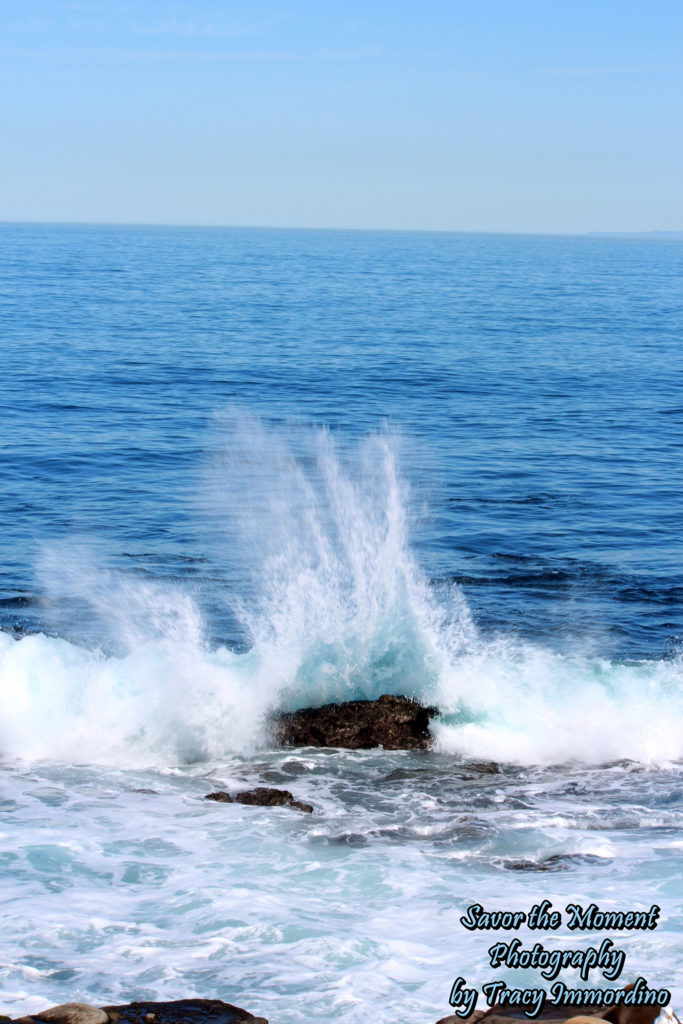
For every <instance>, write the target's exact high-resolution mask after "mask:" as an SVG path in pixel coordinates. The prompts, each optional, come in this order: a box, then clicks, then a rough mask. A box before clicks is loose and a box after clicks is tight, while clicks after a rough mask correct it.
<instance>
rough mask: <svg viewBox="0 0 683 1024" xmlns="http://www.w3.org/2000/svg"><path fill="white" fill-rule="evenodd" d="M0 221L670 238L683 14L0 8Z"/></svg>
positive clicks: (545, 5)
mask: <svg viewBox="0 0 683 1024" xmlns="http://www.w3.org/2000/svg"><path fill="white" fill-rule="evenodd" d="M0 54H1V64H0V88H1V90H2V97H3V100H2V113H1V118H2V123H1V125H0V130H1V132H2V150H3V156H2V185H1V192H0V219H4V220H66V221H72V220H73V221H98V222H102V221H114V222H135V223H168V224H235V225H237V224H240V225H249V224H254V225H273V226H276V225H282V226H285V225H292V226H311V227H324V226H330V227H368V228H374V227H379V228H426V229H445V230H464V231H530V232H537V231H541V232H545V231H547V232H575V231H592V230H602V231H621V230H675V229H679V230H680V229H681V228H683V130H682V126H683V116H682V114H683V4H681V3H680V0H650V2H647V0H448V2H447V0H421V2H419V3H418V2H402V0H391V2H389V0H386V2H385V0H363V2H358V0H346V2H344V3H342V2H337V0H315V2H314V0H289V2H286V0H283V2H279V0H273V2H259V0H252V2H246V0H245V2H233V0H179V2H161V0H130V2H124V3H120V2H117V0H80V2H66V0H3V3H2V6H1V8H0Z"/></svg>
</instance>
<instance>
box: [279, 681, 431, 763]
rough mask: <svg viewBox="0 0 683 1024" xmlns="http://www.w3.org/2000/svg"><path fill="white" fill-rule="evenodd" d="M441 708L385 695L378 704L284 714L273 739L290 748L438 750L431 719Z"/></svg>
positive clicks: (354, 702) (354, 703) (351, 703)
mask: <svg viewBox="0 0 683 1024" xmlns="http://www.w3.org/2000/svg"><path fill="white" fill-rule="evenodd" d="M438 714H439V712H438V710H437V708H432V707H425V705H424V704H420V702H419V701H417V700H413V699H412V698H411V697H394V696H392V695H390V694H384V695H383V696H382V697H379V698H378V700H350V701H347V702H346V703H344V704H325V705H324V706H323V707H321V708H303V709H302V710H301V711H293V712H284V713H282V714H280V715H278V717H277V718H276V719H275V722H274V725H273V735H274V738H275V740H276V741H277V742H278V743H281V744H282V745H283V746H289V747H345V748H346V749H348V750H362V749H368V748H370V747H384V749H385V750H426V749H427V748H429V747H431V745H432V737H431V734H430V732H429V722H430V719H432V718H434V717H435V716H436V715H438Z"/></svg>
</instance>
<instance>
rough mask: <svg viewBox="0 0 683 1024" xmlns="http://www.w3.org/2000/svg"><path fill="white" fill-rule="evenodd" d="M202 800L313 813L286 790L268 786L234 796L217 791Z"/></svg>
mask: <svg viewBox="0 0 683 1024" xmlns="http://www.w3.org/2000/svg"><path fill="white" fill-rule="evenodd" d="M204 799H205V800H215V801H216V802H217V803H223V804H249V805H251V806H253V807H295V808H296V809H297V810H299V811H305V812H306V813H307V814H312V813H313V808H312V807H311V805H310V804H304V803H302V802H301V800H295V799H294V797H293V795H292V794H291V793H290V792H289V790H288V789H271V788H270V787H269V786H257V787H256V789H247V790H244V791H243V792H242V793H235V795H234V796H231V795H230V793H226V792H225V790H222V789H219V790H218V791H217V792H216V793H209V794H208V796H205V797H204Z"/></svg>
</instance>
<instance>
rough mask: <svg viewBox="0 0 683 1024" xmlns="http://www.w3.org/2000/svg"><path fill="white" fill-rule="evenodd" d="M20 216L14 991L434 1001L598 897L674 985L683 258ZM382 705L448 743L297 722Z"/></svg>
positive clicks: (680, 896)
mask: <svg viewBox="0 0 683 1024" xmlns="http://www.w3.org/2000/svg"><path fill="white" fill-rule="evenodd" d="M0 236H1V237H2V243H3V244H2V260H1V263H0V305H1V308H2V325H3V326H2V340H1V342H0V344H1V351H2V373H1V374H0V395H1V397H2V410H3V426H2V433H1V434H0V523H1V524H2V530H1V531H0V683H1V685H0V713H1V719H0V720H1V722H2V724H1V725H0V754H1V755H2V759H3V763H4V765H5V770H4V772H3V775H4V777H5V781H6V785H7V793H6V796H5V798H4V799H5V802H4V804H3V806H4V808H5V811H6V814H5V815H4V819H3V844H4V849H5V853H4V855H3V856H4V864H5V867H4V869H3V872H4V880H5V885H6V894H7V899H8V907H10V908H12V909H11V913H10V914H9V915H8V918H7V921H6V922H5V923H4V932H3V941H4V943H5V949H4V951H3V953H2V965H3V966H1V967H0V982H1V984H0V993H1V994H0V999H1V1000H2V1005H3V1006H7V1007H8V1009H7V1010H3V1012H14V1011H15V1010H16V1011H17V1012H26V1011H27V1010H29V1009H37V1008H39V1007H41V1006H44V1005H47V1004H48V1003H54V1002H60V1001H65V1000H66V999H71V998H75V997H76V996H79V997H81V998H84V999H87V1000H89V1001H94V1002H99V1003H103V1002H106V1001H110V1002H115V1001H117V1000H120V999H124V998H133V997H136V996H137V997H139V998H141V997H143V996H145V997H148V998H152V997H158V998H171V997H181V996H184V995H187V994H193V993H194V994H197V995H204V996H213V995H215V996H218V997H222V998H226V999H230V1000H231V1001H234V1002H238V1003H241V1004H243V1005H245V1006H247V1007H248V1008H250V1009H252V1010H253V1011H260V1012H263V1013H265V1015H266V1016H270V1019H271V1020H273V1021H274V1020H278V1021H283V1022H285V1024H289V1022H291V1024H298V1022H299V1021H303V1020H307V1019H310V1017H309V1014H310V1013H312V1014H313V1016H314V1018H315V1019H316V1020H320V1021H323V1020H328V1019H335V1020H342V1021H344V1022H349V1024H350V1022H352V1021H356V1020H358V1021H360V1020H364V1019H365V1016H366V1014H367V1010H368V1007H369V1006H371V1007H372V1010H373V1015H374V1016H375V1017H376V1018H377V1019H378V1020H386V1021H394V1020H398V1019H402V1020H406V1021H415V1022H417V1021H430V1020H433V1019H436V1017H437V1016H442V1015H443V1014H445V1013H446V1012H447V1011H448V1005H447V998H448V994H449V992H450V986H451V983H452V981H453V979H454V977H455V976H456V975H457V974H458V973H467V974H468V975H470V976H471V978H472V980H473V981H474V982H475V983H477V984H481V983H482V982H483V981H484V980H486V978H487V977H488V974H490V970H489V972H488V974H487V970H486V963H485V958H484V954H485V948H484V945H483V943H479V945H477V944H476V943H473V941H472V939H471V937H468V936H467V935H465V934H463V930H462V928H460V927H459V925H458V917H459V914H460V913H462V910H463V909H464V907H465V906H466V905H467V903H468V902H471V901H472V899H471V898H470V897H472V898H475V899H478V900H479V901H480V902H482V903H492V904H495V905H497V906H507V905H511V906H514V907H516V908H525V907H527V905H530V904H531V903H532V902H534V900H535V898H536V897H537V896H539V895H540V896H541V897H542V896H543V895H546V894H550V896H551V898H554V899H555V901H556V903H557V905H558V906H559V905H562V901H563V900H566V901H570V900H571V899H572V898H575V897H576V896H577V894H578V893H581V894H585V895H586V900H587V901H588V898H589V896H590V897H591V898H595V899H596V901H597V902H598V903H600V904H601V905H609V906H610V907H611V908H612V909H618V908H622V907H624V906H625V905H626V904H628V905H630V904H634V905H638V906H640V905H643V906H645V907H649V906H650V904H651V903H652V902H657V901H659V902H661V904H662V909H663V924H662V925H661V926H660V927H659V928H658V930H657V931H656V932H654V933H652V935H648V936H647V937H645V938H644V937H643V936H636V937H635V938H634V937H633V936H627V937H626V938H625V939H624V943H625V945H626V946H627V947H628V949H629V965H631V966H632V967H633V969H634V970H635V968H636V967H637V968H638V970H640V971H641V973H643V974H644V975H646V976H647V977H648V978H650V979H655V980H657V981H658V982H659V983H660V984H665V983H666V984H668V986H669V987H670V988H673V989H674V990H675V991H679V992H680V991H683V978H682V977H681V974H680V963H681V957H682V956H683V941H682V940H681V929H680V919H681V912H682V911H683V889H682V887H681V885H680V859H679V858H680V850H681V849H682V848H683V833H682V830H681V802H682V801H681V793H682V790H681V777H682V774H681V758H682V757H683V728H682V726H683V689H682V686H681V684H682V683H683V664H682V663H681V658H680V651H681V637H682V636H683V610H682V603H681V598H682V596H683V559H682V558H681V554H682V552H683V540H682V538H683V506H682V502H681V482H682V481H681V474H682V472H683V470H682V463H681V448H682V446H683V440H682V438H683V435H682V431H681V428H682V421H683V389H682V386H681V380H682V379H683V377H682V375H681V370H682V369H683V366H682V364H683V346H682V345H681V330H680V328H681V318H680V310H681V291H682V289H681V269H682V265H683V248H682V247H681V245H680V243H677V242H667V241H657V242H653V241H641V240H635V239H621V238H614V239H610V238H589V237H576V238H560V237H547V238H541V237H511V236H483V235H477V236H475V235H472V236H466V235H447V234H408V233H390V232H387V233H381V232H368V233H363V232H325V231H320V232H314V231H306V232H303V231H301V232H300V231H267V230H227V229H226V230H222V229H221V230H219V229H215V230H214V229H211V230H208V229H207V230H204V229H176V228H173V229H172V228H133V227H128V228H115V227H75V226H73V227H70V226H28V225H5V226H3V227H2V228H1V229H0ZM387 691H388V692H397V693H401V692H407V693H411V694H415V695H417V696H420V697H422V698H424V699H429V700H430V701H434V702H436V703H437V704H438V705H439V706H440V707H441V708H442V711H443V715H442V718H441V719H440V722H439V724H438V726H437V728H436V736H437V747H436V750H435V751H434V752H433V753H430V754H425V755H421V754H389V753H382V752H368V753H362V754H361V753H356V754H349V753H340V752H315V751H310V750H307V751H297V752H291V751H290V752H282V751H280V752H278V751H274V750H273V749H272V748H271V745H270V744H269V740H268V732H267V720H268V715H269V714H270V713H271V712H272V711H273V710H274V709H276V708H278V707H290V708H291V707H296V706H303V705H306V704H311V703H323V702H324V701H325V700H331V699H338V698H349V697H362V696H368V697H371V696H377V695H379V694H380V693H382V692H387ZM483 760H487V761H488V760H492V761H496V762H499V763H500V764H501V769H500V771H499V772H498V773H495V774H488V773H487V772H485V771H482V769H481V768H477V764H478V763H479V762H480V761H483ZM606 764H607V765H609V766H608V767H605V765H606ZM278 780H279V781H280V782H282V783H283V784H285V783H286V784H287V788H291V789H292V790H296V795H297V796H301V797H303V798H305V799H307V800H309V801H310V802H311V803H313V804H314V806H315V807H316V813H315V814H314V816H313V818H312V820H311V821H306V822H302V821H300V820H298V819H296V818H294V817H292V814H291V812H288V811H286V810H275V811H272V810H269V811H267V812H263V811H256V812H254V811H253V809H251V808H239V809H238V808H235V807H232V806H231V807H229V808H225V807H215V806H205V805H204V804H203V802H202V801H201V796H202V795H203V793H204V792H205V791H206V792H208V791H209V789H208V788H207V787H209V788H210V787H213V788H215V784H216V783H224V784H226V785H231V784H234V785H237V784H238V783H239V784H242V783H243V782H245V781H249V782H252V783H254V784H258V783H261V784H268V783H269V782H270V783H271V784H273V783H274V782H275V784H277V781H278ZM140 789H143V790H144V789H154V790H156V791H157V794H158V795H157V796H156V797H153V796H150V795H149V794H144V793H142V794H141V793H139V792H136V791H137V790H140ZM189 822H191V826H190V825H189V824H188V823H189ZM539 879H540V882H541V883H542V884H539ZM548 879H551V882H550V883H549V882H548ZM266 880H267V881H266ZM65 892H66V893H67V894H68V896H69V899H68V902H66V903H65V901H64V895H63V894H64V893H65ZM226 964H227V965H226ZM633 976H635V975H633ZM629 977H630V975H629ZM510 980H511V981H517V980H518V979H517V978H516V977H515V974H514V973H512V975H511V977H510ZM312 1008H313V1009H312Z"/></svg>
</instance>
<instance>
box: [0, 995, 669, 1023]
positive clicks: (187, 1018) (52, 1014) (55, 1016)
mask: <svg viewBox="0 0 683 1024" xmlns="http://www.w3.org/2000/svg"><path fill="white" fill-rule="evenodd" d="M629 988H632V985H627V986H626V989H627V990H628V989H629ZM658 1015H659V1009H658V1008H654V1007H651V1006H624V1005H623V1004H618V1005H617V1006H613V1007H611V1008H610V1009H608V1010H606V1011H605V1012H604V1014H603V1013H601V1012H600V1011H596V1010H595V1008H594V1007H590V1006H574V1007H571V1009H569V1008H567V1009H564V1010H563V1009H560V1008H556V1007H554V1006H553V1005H552V1004H550V1005H548V1006H546V1008H545V1009H544V1010H543V1012H542V1013H541V1014H540V1016H539V1017H537V1018H536V1019H537V1020H538V1021H539V1022H540V1024H653V1021H654V1020H655V1019H656V1017H657V1016H658ZM0 1021H5V1022H7V1024H268V1020H267V1019H266V1018H265V1017H255V1016H254V1015H253V1014H252V1013H249V1012H248V1011H247V1010H243V1009H241V1008H240V1007H239V1006H233V1005H232V1003H224V1002H222V1000H220V999H178V1000H176V1001H174V1002H140V1003H138V1002H133V1003H125V1004H123V1005H120V1006H102V1007H99V1006H91V1005H90V1004H88V1003H63V1004H62V1005H60V1006H52V1007H50V1008H49V1009H48V1010H42V1011H41V1012H40V1013H34V1014H31V1015H28V1016H25V1017H15V1018H11V1017H3V1016H1V1015H0ZM528 1021H529V1018H528V1017H525V1016H524V1015H523V1014H522V1013H521V1012H520V1013H519V1014H515V1013H512V1012H511V1011H510V1010H506V1011H505V1012H501V1010H500V1009H499V1008H498V1007H497V1006H494V1007H492V1008H491V1009H490V1010H486V1011H482V1010H475V1012H474V1013H473V1014H471V1016H469V1017H466V1018H462V1017H458V1016H456V1015H455V1014H451V1015H449V1016H447V1017H442V1018H441V1019H440V1020H438V1021H437V1022H436V1024H522V1022H527V1024H528ZM274 1024H275V1022H274Z"/></svg>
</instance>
